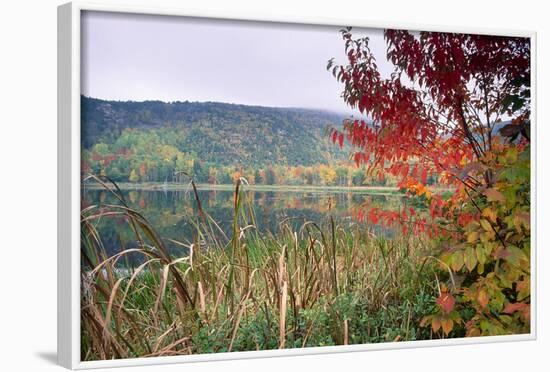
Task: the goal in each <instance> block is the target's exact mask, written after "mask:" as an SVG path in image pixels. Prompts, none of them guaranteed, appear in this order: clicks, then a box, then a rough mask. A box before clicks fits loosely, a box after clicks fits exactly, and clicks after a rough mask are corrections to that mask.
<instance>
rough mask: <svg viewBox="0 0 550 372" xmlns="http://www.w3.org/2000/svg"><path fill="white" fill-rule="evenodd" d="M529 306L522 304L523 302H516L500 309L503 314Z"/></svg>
mask: <svg viewBox="0 0 550 372" xmlns="http://www.w3.org/2000/svg"><path fill="white" fill-rule="evenodd" d="M527 306H529V305H528V304H524V303H523V302H516V303H513V304H508V305H506V306H505V307H504V310H503V311H502V312H503V313H505V314H513V313H515V312H516V311H521V310H523V309H524V308H525V307H527Z"/></svg>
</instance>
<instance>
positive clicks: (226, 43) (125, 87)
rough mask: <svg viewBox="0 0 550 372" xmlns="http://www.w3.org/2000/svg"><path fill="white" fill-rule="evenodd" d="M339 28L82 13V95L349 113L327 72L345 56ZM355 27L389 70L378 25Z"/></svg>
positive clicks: (381, 65) (357, 32)
mask: <svg viewBox="0 0 550 372" xmlns="http://www.w3.org/2000/svg"><path fill="white" fill-rule="evenodd" d="M340 28H341V27H335V26H309V25H292V24H279V23H267V22H245V21H227V20H214V19H204V18H188V17H169V16H149V15H134V14H117V13H104V12H84V13H83V15H82V94H84V95H86V96H90V97H95V98H102V99H112V100H124V101H126V100H134V101H143V100H162V101H186V100H188V101H220V102H229V103H240V104H247V105H261V106H283V107H307V108H320V109H327V110H332V111H339V112H350V110H349V108H347V106H346V105H345V104H344V102H343V101H342V99H341V98H340V93H341V91H342V87H341V84H339V83H338V82H337V81H336V79H335V78H334V77H333V76H332V75H331V74H330V73H329V72H328V71H327V70H326V64H327V61H328V59H330V58H332V57H336V59H337V61H340V62H344V61H345V54H344V43H343V41H342V38H341V35H340V33H339V32H338V30H339V29H340ZM354 33H355V34H357V35H368V36H369V37H370V39H371V43H370V46H371V50H372V51H373V52H374V53H375V55H376V56H377V57H378V58H377V62H378V66H379V68H380V69H381V70H382V73H383V74H384V75H386V74H389V72H390V65H389V64H388V63H387V62H385V59H384V58H383V56H384V53H385V43H384V41H383V37H382V31H381V30H370V29H356V30H354Z"/></svg>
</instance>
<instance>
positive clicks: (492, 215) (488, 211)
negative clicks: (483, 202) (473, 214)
mask: <svg viewBox="0 0 550 372" xmlns="http://www.w3.org/2000/svg"><path fill="white" fill-rule="evenodd" d="M481 215H482V216H483V217H487V218H488V219H489V220H490V221H491V222H496V221H497V212H496V211H495V210H494V209H492V208H489V207H487V208H485V209H484V210H483V212H482V213H481Z"/></svg>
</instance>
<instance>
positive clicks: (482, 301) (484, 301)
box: [477, 289, 489, 309]
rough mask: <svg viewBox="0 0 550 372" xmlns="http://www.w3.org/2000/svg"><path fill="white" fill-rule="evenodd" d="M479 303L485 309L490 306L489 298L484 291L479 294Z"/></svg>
mask: <svg viewBox="0 0 550 372" xmlns="http://www.w3.org/2000/svg"><path fill="white" fill-rule="evenodd" d="M477 302H479V304H480V305H481V308H482V309H484V308H485V307H487V305H488V304H489V296H488V295H487V292H486V291H485V290H484V289H481V290H480V291H479V292H478V293H477Z"/></svg>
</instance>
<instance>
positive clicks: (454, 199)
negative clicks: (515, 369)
mask: <svg viewBox="0 0 550 372" xmlns="http://www.w3.org/2000/svg"><path fill="white" fill-rule="evenodd" d="M535 45H536V39H535V33H533V32H527V31H525V32H524V31H503V30H482V29H479V30H478V29H475V30H471V29H447V28H444V27H432V26H426V25H402V24H376V23H373V22H367V21H366V20H361V19H355V20H354V19H344V20H342V19H339V20H338V19H336V20H326V19H322V20H320V19H310V18H297V17H296V18H292V19H277V18H272V19H270V18H263V17H259V16H256V15H254V14H243V15H234V14H232V15H229V14H215V13H197V12H191V11H185V10H178V9H166V8H161V7H159V8H140V7H134V6H119V5H116V6H115V5H96V4H88V3H80V2H73V3H69V4H66V5H62V6H60V7H59V8H58V117H59V119H58V120H59V122H58V226H59V231H58V243H59V248H58V314H59V318H58V357H59V362H60V364H62V365H63V366H65V367H67V368H72V369H85V368H97V367H112V366H132V365H145V364H160V363H179V362H190V361H193V362H195V361H206V360H223V359H234V358H258V357H272V356H288V355H305V354H315V353H334V352H351V351H368V350H380V349H390V348H391V349H394V348H411V347H427V346H438V345H456V344H466V343H486V342H501V341H521V340H532V339H534V338H535V336H536V312H535V309H536V306H535V305H536V298H535V296H534V294H535V283H536V280H535V278H536V276H535V268H536V265H535V263H536V262H535V252H536V247H535V244H534V239H533V237H534V236H535V228H536V221H535V216H536V210H535V206H536V203H534V202H533V203H532V202H531V201H532V198H534V197H535V196H536V190H535V182H534V177H535V174H534V169H535V167H534V165H535V159H534V154H535V153H536V151H535V146H536V143H535V138H534V136H531V133H533V132H534V126H535V124H536V123H535V117H536V115H535V102H536V100H535V88H536V86H535V81H536V80H535ZM532 169H533V171H532Z"/></svg>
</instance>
